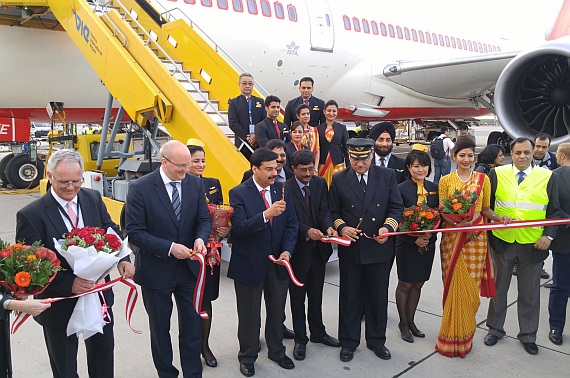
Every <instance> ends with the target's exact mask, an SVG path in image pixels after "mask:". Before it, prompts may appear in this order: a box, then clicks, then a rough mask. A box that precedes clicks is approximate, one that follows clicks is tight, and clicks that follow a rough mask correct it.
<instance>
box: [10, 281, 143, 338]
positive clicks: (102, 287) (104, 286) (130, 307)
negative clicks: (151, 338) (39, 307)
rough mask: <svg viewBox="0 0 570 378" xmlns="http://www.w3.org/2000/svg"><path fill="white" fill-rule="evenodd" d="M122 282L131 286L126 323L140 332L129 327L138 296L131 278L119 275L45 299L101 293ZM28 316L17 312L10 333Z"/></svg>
mask: <svg viewBox="0 0 570 378" xmlns="http://www.w3.org/2000/svg"><path fill="white" fill-rule="evenodd" d="M119 282H122V283H124V284H125V285H127V286H128V287H130V288H131V290H130V291H129V295H128V297H127V306H126V310H125V318H126V319H127V323H128V324H129V327H130V328H131V330H132V331H133V332H134V333H137V334H141V331H137V330H135V329H133V327H131V316H132V314H133V310H134V308H135V305H136V303H137V298H138V296H139V294H138V291H137V287H136V286H135V283H134V281H133V280H132V279H131V278H123V277H119V278H117V279H114V280H112V281H109V282H105V283H103V284H101V285H99V284H97V285H95V286H93V288H92V289H90V290H87V291H84V292H83V293H79V294H76V295H73V296H71V297H56V298H47V299H46V301H47V302H48V303H53V302H59V301H62V300H64V299H70V298H79V297H82V296H84V295H88V294H93V293H101V292H103V291H106V290H109V289H110V288H112V287H113V286H115V285H116V284H117V283H119ZM29 317H30V314H27V313H25V312H20V313H19V314H18V316H16V319H15V320H14V323H12V329H11V334H14V333H16V331H17V330H18V328H20V326H21V325H22V324H23V323H24V322H25V321H26V320H27V319H28V318H29Z"/></svg>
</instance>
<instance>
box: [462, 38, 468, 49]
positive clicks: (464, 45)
mask: <svg viewBox="0 0 570 378" xmlns="http://www.w3.org/2000/svg"><path fill="white" fill-rule="evenodd" d="M462 41H463V50H467V42H465V40H464V39H462Z"/></svg>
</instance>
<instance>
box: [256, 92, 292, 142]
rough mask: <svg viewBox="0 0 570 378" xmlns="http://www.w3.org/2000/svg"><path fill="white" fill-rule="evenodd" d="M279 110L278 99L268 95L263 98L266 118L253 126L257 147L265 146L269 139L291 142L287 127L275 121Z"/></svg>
mask: <svg viewBox="0 0 570 378" xmlns="http://www.w3.org/2000/svg"><path fill="white" fill-rule="evenodd" d="M280 110H281V100H280V99H279V97H277V96H274V95H269V96H267V97H266V98H265V111H266V112H267V118H265V119H264V120H263V121H261V122H259V123H258V124H256V125H255V140H256V141H257V143H258V144H259V147H265V144H266V143H267V142H268V141H269V140H271V139H280V140H281V141H283V142H289V141H290V140H291V135H290V133H289V126H287V125H285V124H284V123H281V122H279V121H278V120H277V117H279V112H280Z"/></svg>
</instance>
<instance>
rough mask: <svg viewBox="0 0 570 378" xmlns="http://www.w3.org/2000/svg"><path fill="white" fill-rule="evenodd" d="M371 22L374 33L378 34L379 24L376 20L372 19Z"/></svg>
mask: <svg viewBox="0 0 570 378" xmlns="http://www.w3.org/2000/svg"><path fill="white" fill-rule="evenodd" d="M370 24H372V33H374V34H376V35H378V24H377V23H376V22H375V21H370Z"/></svg>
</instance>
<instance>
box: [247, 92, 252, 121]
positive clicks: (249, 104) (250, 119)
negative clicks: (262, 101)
mask: <svg viewBox="0 0 570 378" xmlns="http://www.w3.org/2000/svg"><path fill="white" fill-rule="evenodd" d="M246 100H247V99H246ZM247 104H248V106H249V124H250V125H253V118H252V116H251V96H249V101H248V102H247Z"/></svg>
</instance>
